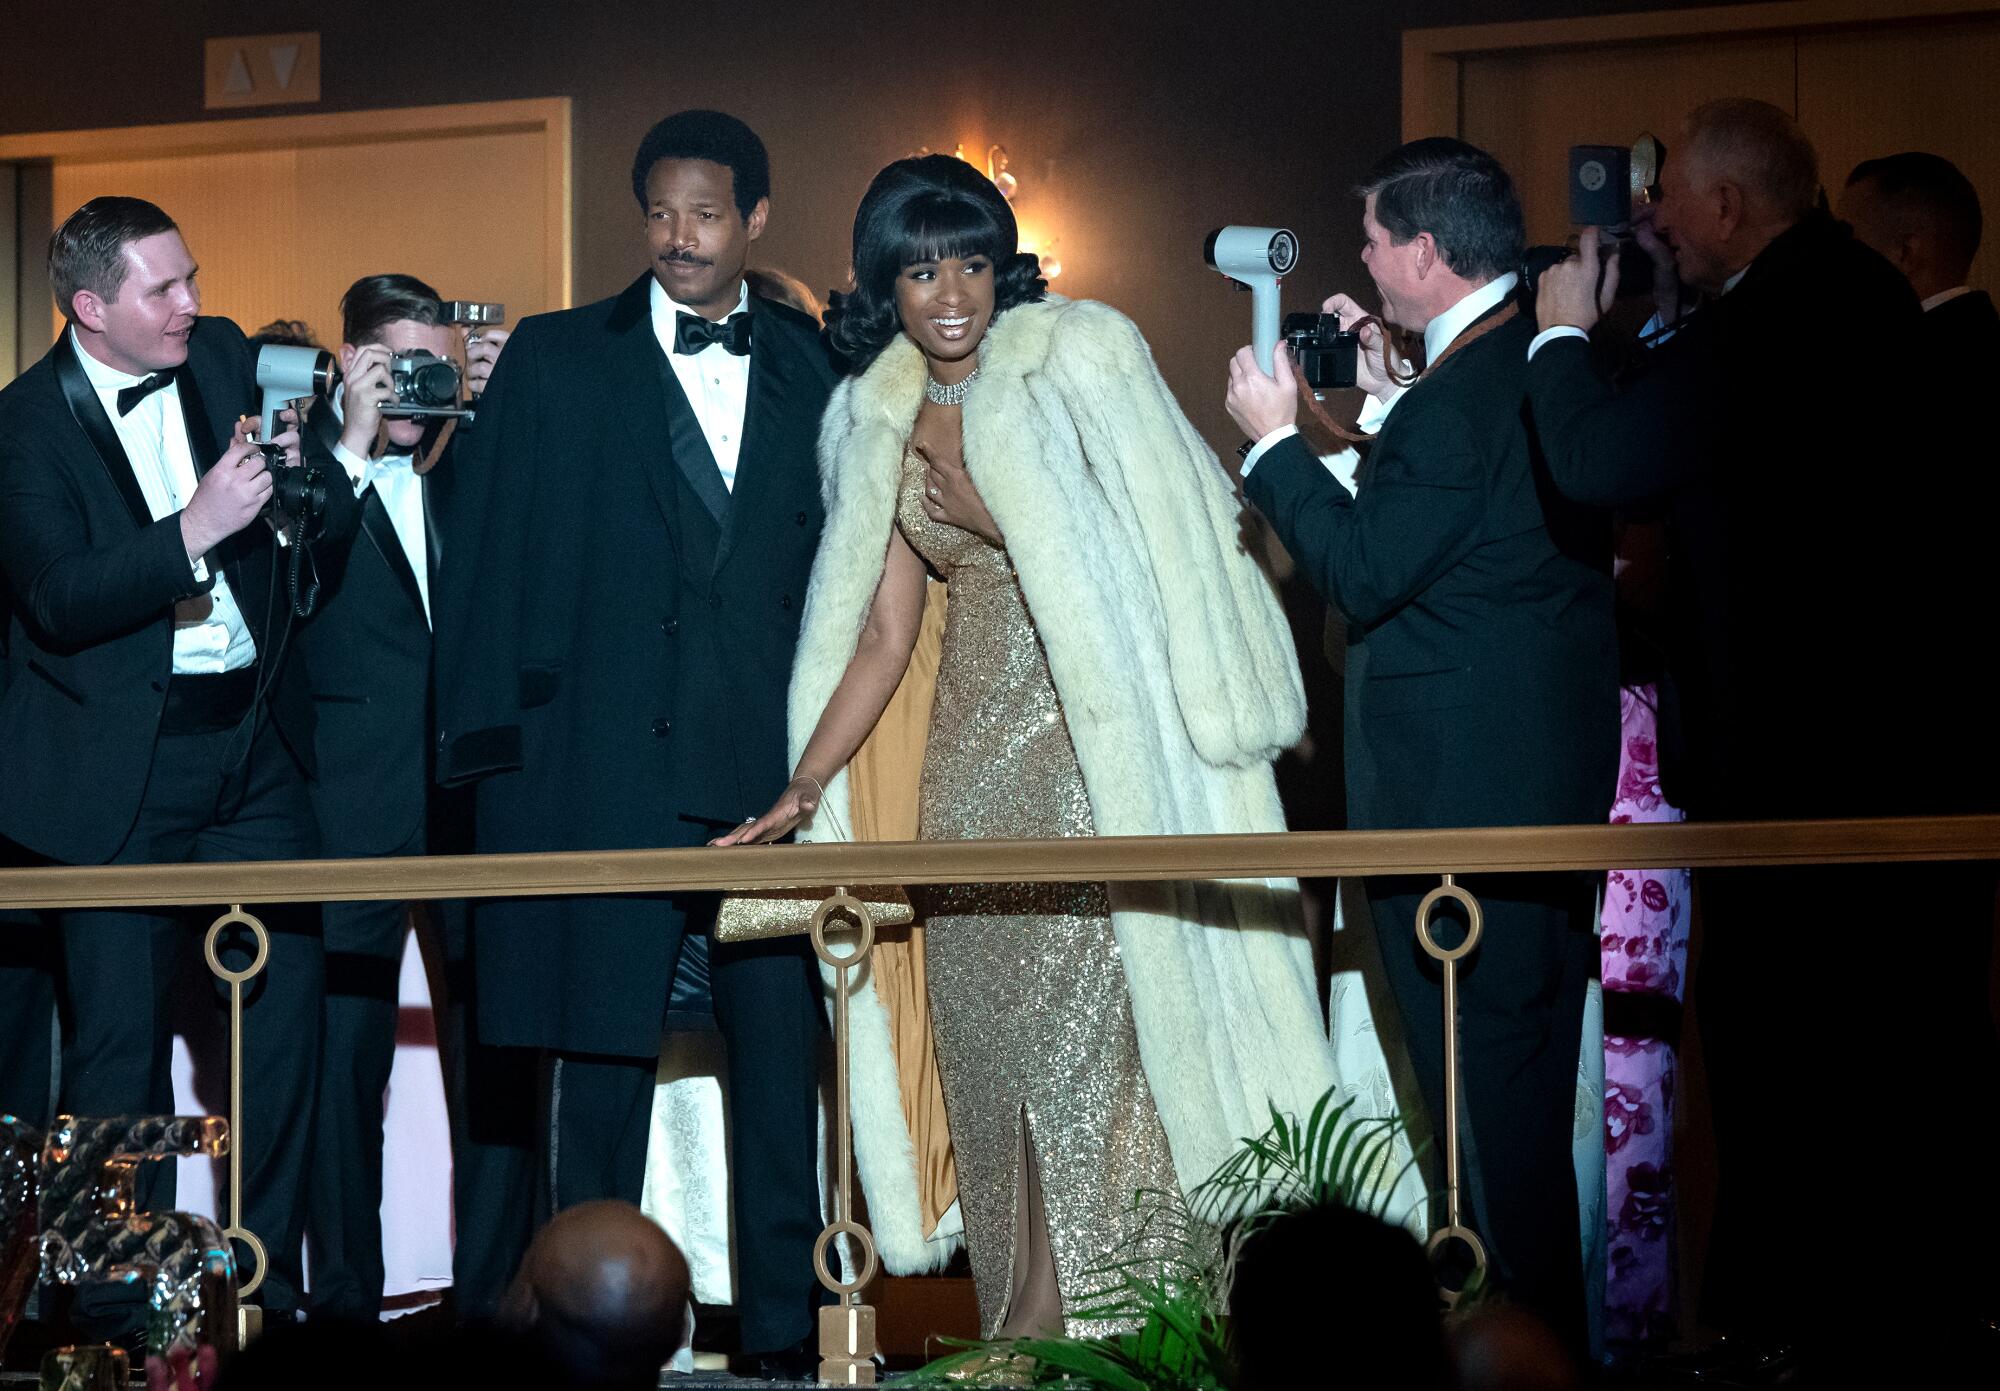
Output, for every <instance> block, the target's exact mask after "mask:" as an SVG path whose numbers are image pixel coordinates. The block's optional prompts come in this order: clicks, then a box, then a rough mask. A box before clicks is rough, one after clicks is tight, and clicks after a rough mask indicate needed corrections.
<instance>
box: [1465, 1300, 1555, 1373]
mask: <svg viewBox="0 0 2000 1391" xmlns="http://www.w3.org/2000/svg"><path fill="white" fill-rule="evenodd" d="M1451 1360H1452V1366H1453V1367H1454V1368H1455V1369H1456V1371H1457V1374H1458V1381H1457V1387H1458V1391H1574V1388H1576V1387H1579V1386H1581V1385H1582V1384H1583V1383H1582V1382H1581V1381H1580V1380H1579V1379H1578V1376H1577V1371H1576V1366H1575V1364H1574V1363H1572V1362H1571V1361H1570V1357H1569V1354H1568V1353H1567V1352H1565V1351H1564V1350H1563V1345H1562V1342H1561V1340H1559V1339H1558V1338H1557V1337H1556V1335H1555V1333H1554V1332H1553V1331H1552V1330H1551V1329H1550V1328H1549V1326H1548V1325H1547V1324H1546V1323H1543V1322H1542V1321H1541V1320H1540V1319H1539V1318H1536V1317H1535V1315H1534V1314H1532V1313H1530V1312H1529V1311H1528V1310H1526V1309H1523V1308H1521V1307H1520V1306H1519V1305H1515V1304H1507V1303H1504V1302H1496V1303H1492V1304H1486V1305H1482V1306H1481V1307H1479V1308H1478V1309H1475V1310H1474V1311H1472V1312H1471V1313H1470V1314H1467V1315H1466V1316H1465V1317H1464V1318H1462V1319H1456V1320H1454V1321H1453V1323H1452V1326H1451Z"/></svg>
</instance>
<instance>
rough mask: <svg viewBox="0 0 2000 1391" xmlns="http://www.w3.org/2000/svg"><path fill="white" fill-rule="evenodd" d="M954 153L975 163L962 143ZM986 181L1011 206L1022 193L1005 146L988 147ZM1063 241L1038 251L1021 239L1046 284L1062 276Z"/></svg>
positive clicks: (920, 151) (923, 148) (923, 149)
mask: <svg viewBox="0 0 2000 1391" xmlns="http://www.w3.org/2000/svg"><path fill="white" fill-rule="evenodd" d="M911 153H912V154H913V155H927V154H930V153H932V151H931V147H930V146H928V145H919V146H918V147H917V148H916V149H915V150H913V151H912V152H911ZM951 153H952V157H953V158H954V159H961V160H965V162H966V163H967V164H972V161H971V160H970V159H968V158H967V157H966V153H965V143H964V142H963V141H960V142H958V143H957V144H956V145H954V146H953V147H952V151H951ZM978 167H979V166H978V165H976V164H973V168H975V169H977V168H978ZM986 177H987V178H989V179H991V180H992V181H993V186H994V187H995V188H997V189H999V190H1000V196H1001V197H1002V198H1005V199H1006V200H1007V201H1008V202H1009V203H1012V202H1013V201H1014V195H1015V194H1016V193H1018V192H1020V190H1021V181H1020V180H1019V179H1017V178H1015V177H1014V175H1013V174H1012V173H1011V172H1010V171H1009V170H1008V168H1007V147H1006V146H1005V145H988V146H987V147H986ZM1061 240H1062V238H1060V237H1052V238H1050V240H1049V244H1048V246H1047V247H1046V248H1042V249H1038V248H1037V245H1036V242H1035V239H1034V238H1033V237H1030V236H1027V235H1023V236H1022V238H1021V250H1023V251H1025V252H1028V253H1029V254H1030V255H1033V256H1036V257H1038V258H1039V259H1040V261H1041V266H1042V278H1043V279H1045V280H1054V279H1055V278H1056V277H1057V276H1059V275H1061V274H1062V272H1063V266H1062V262H1061V261H1060V260H1058V259H1057V258H1056V254H1055V248H1056V243H1057V242H1059V241H1061Z"/></svg>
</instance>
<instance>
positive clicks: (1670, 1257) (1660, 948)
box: [1602, 686, 1690, 1356]
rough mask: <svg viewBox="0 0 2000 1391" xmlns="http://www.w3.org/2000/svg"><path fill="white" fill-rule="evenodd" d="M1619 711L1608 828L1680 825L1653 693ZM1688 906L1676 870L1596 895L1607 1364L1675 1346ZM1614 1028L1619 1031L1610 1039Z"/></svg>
mask: <svg viewBox="0 0 2000 1391" xmlns="http://www.w3.org/2000/svg"><path fill="white" fill-rule="evenodd" d="M1619 701H1620V714H1621V716H1622V719H1621V726H1622V736H1623V749H1622V751H1621V753H1620V756H1619V764H1618V800H1617V802H1616V804H1615V805H1614V806H1613V807H1612V811H1611V820H1612V821H1613V822H1614V823H1618V822H1632V821H1679V820H1681V819H1682V814H1681V812H1680V810H1679V808H1677V807H1674V806H1672V805H1671V804H1669V803H1668V802H1667V800H1666V798H1665V797H1663V796H1662V795H1661V793H1660V781H1659V767H1658V755H1657V749H1656V744H1655V739H1654V731H1655V727H1656V726H1655V720H1654V706H1653V688H1652V687H1651V686H1632V687H1627V688H1626V689H1625V690H1624V691H1622V692H1621V693H1620V696H1619ZM1689 897H1690V892H1689V874H1688V871H1687V870H1684V869H1644V870H1636V869H1635V870H1622V869H1615V870H1612V871H1611V873H1610V876H1609V878H1608V879H1607V881H1606V884H1605V893H1604V913H1603V917H1602V926H1603V930H1604V936H1603V948H1602V950H1603V958H1602V970H1603V976H1604V991H1605V1009H1604V1149H1605V1167H1606V1187H1607V1189H1608V1190H1609V1191H1608V1194H1607V1197H1608V1202H1607V1205H1606V1228H1607V1231H1606V1247H1607V1250H1606V1253H1605V1300H1604V1312H1605V1328H1604V1332H1605V1338H1606V1342H1607V1343H1608V1345H1609V1346H1610V1349H1611V1350H1612V1352H1613V1354H1614V1356H1615V1355H1616V1354H1617V1353H1618V1351H1619V1350H1621V1349H1622V1350H1624V1351H1627V1352H1630V1351H1634V1350H1636V1349H1638V1348H1640V1347H1646V1346H1653V1347H1657V1346H1659V1345H1661V1344H1664V1343H1665V1342H1667V1341H1668V1340H1669V1339H1671V1338H1672V1337H1673V1335H1674V1332H1675V1327H1676V1321H1677V1315H1678V1310H1677V1307H1676V1306H1677V1299H1676V1293H1675V1291H1676V1275H1675V1250H1674V1245H1675V1241H1674V1225H1675V1198H1674V1171H1673V1129H1674V1105H1675V1082H1676V1077H1675V1068H1676V1060H1675V1035H1676V1033H1677V1030H1676V1028H1675V1027H1673V1022H1672V1021H1676V1020H1677V1019H1678V1016H1679V1005H1680V1002H1681V996H1682V991H1683V989H1684V988H1685V983H1686V978H1687V950H1688V909H1689ZM1620 995H1624V996H1651V997H1654V1000H1653V1001H1652V1002H1647V1003H1656V1004H1657V1005H1659V1006H1663V1008H1646V1007H1644V1004H1642V1002H1641V1001H1639V1000H1636V999H1635V1000H1629V1001H1626V1000H1620V999H1618V998H1617V997H1618V996H1620ZM1621 1006H1628V1007H1623V1008H1621ZM1629 1006H1638V1007H1637V1008H1632V1007H1629ZM1621 1019H1625V1020H1627V1021H1628V1022H1627V1023H1625V1024H1621V1023H1620V1020H1621ZM1645 1020H1661V1021H1665V1027H1644V1026H1641V1025H1639V1024H1637V1023H1636V1022H1630V1021H1645ZM1620 1027H1625V1028H1628V1029H1629V1030H1630V1031H1629V1032H1625V1033H1619V1032H1616V1030H1617V1029H1618V1028H1620Z"/></svg>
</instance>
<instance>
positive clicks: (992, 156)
mask: <svg viewBox="0 0 2000 1391" xmlns="http://www.w3.org/2000/svg"><path fill="white" fill-rule="evenodd" d="M986 177H987V178H989V179H991V180H993V186H994V187H995V188H997V189H999V190H1000V196H1001V197H1002V198H1005V199H1007V200H1008V201H1009V202H1012V201H1013V199H1014V193H1015V190H1017V189H1018V188H1020V186H1021V184H1020V180H1018V179H1016V178H1015V177H1014V176H1013V175H1012V174H1010V173H1008V172H1007V147H1006V146H1005V145H988V146H987V147H986Z"/></svg>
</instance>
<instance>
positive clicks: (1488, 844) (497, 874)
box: [0, 816, 2000, 908]
mask: <svg viewBox="0 0 2000 1391" xmlns="http://www.w3.org/2000/svg"><path fill="white" fill-rule="evenodd" d="M1996 859H2000V816H1962V817H1908V818H1901V817H1898V818H1889V819H1883V820H1849V821H1756V822H1723V821H1717V822H1707V823H1671V824H1656V825H1623V826H1608V825H1607V826H1502V827H1479V828H1474V829H1467V830H1436V831H1292V832H1287V833H1281V834H1271V835H1226V836H1099V837H1095V838H1079V839H1069V840H976V841H972V840H968V841H876V842H871V843H867V844H860V845H785V846H765V847H757V848H754V849H740V848H739V849H729V850H712V849H708V848H706V847H702V848H697V849H689V850H580V851H566V852H562V853H551V854H533V855H440V856H429V857H411V858H406V859H371V860H265V861H255V862H237V863H230V864H216V863H202V864H174V865H93V866H85V867H76V866H67V865H56V866H47V867H42V868H36V869H6V870H0V908H112V907H144V906H152V905H172V904H185V905H195V906H198V905H208V904H216V903H282V902H301V901H306V902H309V901H314V900H318V901H337V900H343V899H444V898H507V897H522V896H527V895H537V896H539V895H548V894H577V893H581V894H621V893H660V892H666V891H671V890H696V889H751V888H797V887H800V886H810V885H817V884H949V883H960V882H963V883H989V884H990V883H1062V882H1079V881H1089V880H1175V879H1232V878H1234V879H1254V878H1271V877H1294V876H1310V877H1322V876H1336V875H1337V876H1344V877H1366V876H1371V875H1379V874H1421V875H1426V876H1436V875H1443V874H1459V875H1466V874H1483V873H1518V872H1530V871H1536V870H1594V869H1646V868H1654V867H1660V868H1678V867H1692V868H1696V869H1707V868H1722V867H1728V866H1749V865H1800V864H1878V863H1888V862H1892V861H1945V860H1996Z"/></svg>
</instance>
